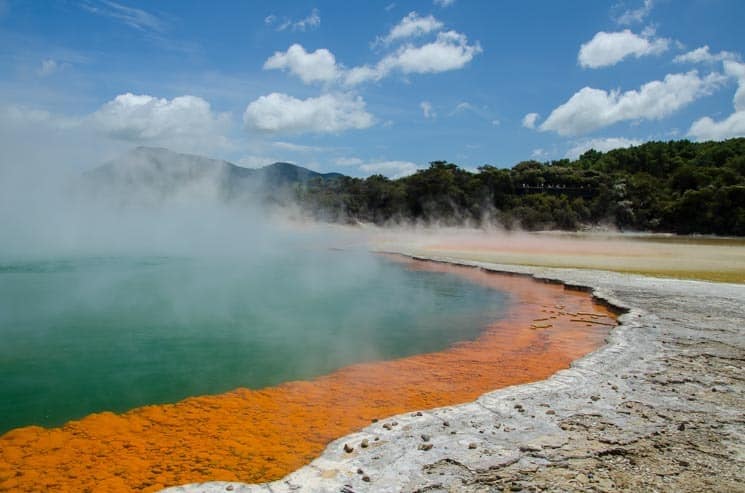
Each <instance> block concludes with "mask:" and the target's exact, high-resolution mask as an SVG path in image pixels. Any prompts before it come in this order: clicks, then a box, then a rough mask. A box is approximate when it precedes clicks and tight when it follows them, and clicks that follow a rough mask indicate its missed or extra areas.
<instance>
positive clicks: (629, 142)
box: [566, 137, 642, 159]
mask: <svg viewBox="0 0 745 493" xmlns="http://www.w3.org/2000/svg"><path fill="white" fill-rule="evenodd" d="M641 144H642V141H641V140H636V139H625V138H623V137H606V138H600V139H589V140H584V141H582V142H578V143H576V144H575V145H574V146H573V147H572V148H571V149H569V150H568V151H567V153H566V157H567V158H569V159H577V158H578V157H580V156H581V155H582V154H584V153H585V152H587V151H589V150H590V149H595V150H596V151H600V152H608V151H612V150H613V149H622V148H625V147H632V146H638V145H641Z"/></svg>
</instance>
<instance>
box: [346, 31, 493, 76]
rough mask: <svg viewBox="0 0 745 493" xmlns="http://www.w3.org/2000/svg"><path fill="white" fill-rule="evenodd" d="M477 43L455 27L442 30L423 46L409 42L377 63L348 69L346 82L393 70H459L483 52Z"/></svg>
mask: <svg viewBox="0 0 745 493" xmlns="http://www.w3.org/2000/svg"><path fill="white" fill-rule="evenodd" d="M481 51H482V50H481V46H480V45H479V44H478V43H475V44H472V45H469V44H468V38H467V37H466V36H465V35H464V34H461V33H458V32H455V31H447V32H441V33H438V34H437V39H436V40H435V41H433V42H431V43H426V44H424V45H421V46H414V45H412V44H407V45H405V46H402V47H400V48H399V49H398V50H396V51H395V52H394V53H392V54H390V55H387V56H386V57H384V58H383V59H382V60H380V61H379V62H378V63H377V64H376V65H375V66H374V67H370V66H368V65H363V66H361V67H355V68H353V69H351V70H349V71H348V72H347V74H346V76H345V83H346V84H347V85H356V84H360V83H362V82H367V81H371V80H374V81H377V80H380V79H382V78H383V77H386V76H388V75H390V74H391V73H392V72H394V71H400V72H402V73H404V74H432V73H438V72H446V71H449V70H458V69H461V68H463V67H464V66H465V65H466V64H467V63H468V62H470V61H471V60H473V57H475V56H476V55H477V54H479V53H481Z"/></svg>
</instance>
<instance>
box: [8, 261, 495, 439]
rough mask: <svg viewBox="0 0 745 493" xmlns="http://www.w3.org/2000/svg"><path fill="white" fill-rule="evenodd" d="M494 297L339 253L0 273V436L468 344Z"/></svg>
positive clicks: (32, 265) (82, 264) (24, 267)
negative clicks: (32, 426)
mask: <svg viewBox="0 0 745 493" xmlns="http://www.w3.org/2000/svg"><path fill="white" fill-rule="evenodd" d="M505 300H506V295H505V294H504V293H501V292H498V291H495V290H490V289H488V288H485V287H481V286H478V285H476V284H472V283H469V282H468V281H465V280H462V279H460V278H457V277H455V276H451V275H447V274H440V273H431V272H414V271H408V270H405V269H404V268H403V267H402V266H400V265H397V264H396V263H394V262H392V261H390V260H387V259H385V258H382V257H379V256H373V255H371V254H369V253H366V252H363V251H359V250H356V251H354V250H352V251H337V250H327V249H324V248H319V247H318V246H315V247H309V248H297V247H293V248H291V249H288V250H285V251H283V252H281V254H279V255H270V256H266V257H264V256H262V257H256V256H250V255H248V256H231V257H220V256H212V255H198V256H196V255H192V256H183V255H181V256H170V257H169V256H162V255H161V256H141V255H140V256H135V255H128V256H122V255H117V256H77V257H69V256H68V257H56V258H55V257H46V258H42V259H40V258H36V259H34V260H19V259H15V260H13V261H2V262H0V338H2V340H3V341H4V343H3V344H2V346H0V373H2V375H3V379H2V380H1V381H0V416H2V419H1V420H0V431H5V430H8V429H11V428H14V427H18V426H22V425H28V424H41V425H47V426H50V425H59V424H62V423H64V422H65V421H67V420H69V419H74V418H80V417H82V416H84V415H86V414H88V413H91V412H98V411H104V410H112V411H126V410H128V409H131V408H134V407H137V406H141V405H145V404H154V403H161V402H173V401H177V400H180V399H183V398H186V397H188V396H192V395H201V394H211V393H219V392H224V391H227V390H231V389H233V388H236V387H249V388H254V389H257V388H262V387H266V386H271V385H276V384H279V383H282V382H285V381H289V380H295V379H307V378H312V377H315V376H319V375H322V374H326V373H328V372H330V371H332V370H335V369H338V368H340V367H342V366H345V365H349V364H353V363H356V362H361V361H370V360H377V359H391V358H398V357H402V356H407V355H411V354H416V353H422V352H430V351H437V350H441V349H444V348H446V347H448V346H449V345H451V344H453V343H454V342H457V341H462V340H468V339H472V338H475V337H476V336H477V335H478V334H479V333H480V332H481V331H482V330H483V329H484V328H485V326H486V325H487V324H488V323H489V322H490V321H493V320H495V319H497V318H498V317H499V315H500V312H501V310H502V308H503V307H504V303H505Z"/></svg>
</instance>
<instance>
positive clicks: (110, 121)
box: [92, 93, 229, 142]
mask: <svg viewBox="0 0 745 493" xmlns="http://www.w3.org/2000/svg"><path fill="white" fill-rule="evenodd" d="M92 116H93V118H94V120H95V121H96V123H97V124H98V126H99V127H100V128H101V129H103V130H104V131H105V132H106V133H108V134H109V135H111V136H112V137H115V138H117V139H121V140H127V141H160V142H163V141H170V140H174V139H175V140H180V141H186V140H191V139H198V140H203V139H213V138H218V137H219V136H220V134H221V132H222V130H223V128H224V127H225V126H226V124H227V123H228V122H229V115H227V114H215V113H214V112H213V111H212V109H211V108H210V104H209V103H208V102H207V101H205V100H204V99H202V98H199V97H196V96H179V97H176V98H173V99H171V100H168V99H165V98H155V97H153V96H148V95H144V94H143V95H136V94H132V93H126V94H120V95H118V96H117V97H115V98H114V99H112V100H111V101H109V102H107V103H106V104H104V105H103V106H101V108H100V109H99V110H98V111H96V112H95V113H94V114H93V115H92Z"/></svg>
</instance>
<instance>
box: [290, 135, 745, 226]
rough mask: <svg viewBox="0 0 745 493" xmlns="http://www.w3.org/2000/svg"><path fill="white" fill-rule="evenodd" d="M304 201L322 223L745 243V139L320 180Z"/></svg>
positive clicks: (306, 190) (303, 191) (304, 191)
mask: <svg viewBox="0 0 745 493" xmlns="http://www.w3.org/2000/svg"><path fill="white" fill-rule="evenodd" d="M297 198H298V200H299V201H300V203H301V204H302V205H304V206H305V207H307V208H308V209H309V210H311V211H313V212H314V214H316V215H317V216H318V217H321V218H324V219H327V220H333V221H353V220H359V221H365V222H374V223H377V224H386V223H389V222H393V221H415V222H423V223H438V224H448V225H457V224H465V223H470V224H472V225H481V224H484V223H485V222H487V221H496V222H499V223H501V224H502V225H504V226H505V227H507V228H515V227H522V228H525V229H544V228H558V229H565V230H574V229H578V228H582V227H587V226H592V225H596V224H609V225H615V226H617V227H619V228H621V229H624V230H640V231H659V232H663V231H664V232H673V233H681V234H689V233H701V234H718V235H740V236H742V235H745V138H739V139H731V140H727V141H723V142H704V143H693V142H690V141H687V140H680V141H671V142H649V143H646V144H643V145H640V146H638V147H632V148H627V149H617V150H613V151H609V152H605V153H603V152H597V151H594V150H590V151H588V152H586V153H584V154H583V155H581V156H580V157H579V158H578V159H576V160H574V161H572V160H568V159H561V160H557V161H550V162H538V161H523V162H520V163H518V164H516V165H515V166H514V167H512V168H511V169H500V168H496V167H494V166H490V165H485V166H482V167H480V168H479V171H478V172H477V173H472V172H469V171H467V170H464V169H462V168H459V167H458V166H457V165H456V164H453V163H449V162H445V161H435V162H432V163H431V164H430V167H429V168H428V169H425V170H420V171H418V172H417V173H416V174H414V175H411V176H408V177H405V178H400V179H397V180H390V179H388V178H386V177H384V176H381V175H375V176H371V177H369V178H366V179H359V178H350V177H346V176H345V177H340V178H339V179H335V180H325V181H322V180H311V181H310V182H308V183H307V185H305V186H303V187H299V188H298V190H297Z"/></svg>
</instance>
